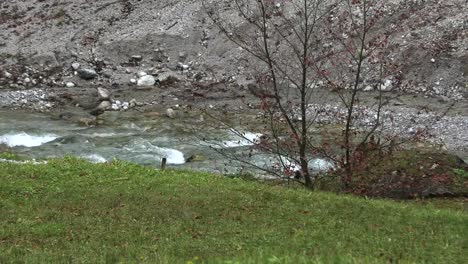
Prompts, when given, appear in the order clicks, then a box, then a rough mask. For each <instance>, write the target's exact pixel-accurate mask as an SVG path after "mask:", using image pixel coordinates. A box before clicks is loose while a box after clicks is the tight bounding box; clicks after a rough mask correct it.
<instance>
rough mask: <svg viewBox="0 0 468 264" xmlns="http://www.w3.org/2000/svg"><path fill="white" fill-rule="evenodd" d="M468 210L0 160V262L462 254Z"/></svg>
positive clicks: (131, 170)
mask: <svg viewBox="0 0 468 264" xmlns="http://www.w3.org/2000/svg"><path fill="white" fill-rule="evenodd" d="M467 239H468V214H467V213H466V212H463V211H457V210H451V209H438V208H436V207H433V206H431V205H418V204H409V203H402V202H400V203H395V202H391V201H382V200H366V199H363V198H357V197H352V196H339V195H335V194H329V193H322V192H310V191H307V190H297V189H296V190H290V189H286V188H282V187H274V186H268V185H265V184H259V183H256V182H252V181H245V180H242V179H228V178H225V177H220V176H216V175H210V174H204V173H194V172H186V171H164V172H162V171H157V170H153V169H151V168H145V167H142V166H138V165H134V164H129V163H124V162H120V161H114V162H113V163H111V164H90V163H88V162H85V161H82V160H78V159H73V158H65V159H62V160H52V161H50V162H49V163H48V164H47V165H29V164H26V165H18V164H9V163H0V263H11V262H17V263H23V262H24V263H57V262H60V263H63V262H72V263H116V262H123V263H188V262H193V263H202V262H207V263H388V262H396V261H400V263H422V262H430V263H465V261H466V259H467V258H468V253H467V252H468V240H467Z"/></svg>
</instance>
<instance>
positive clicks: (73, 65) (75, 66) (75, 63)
mask: <svg viewBox="0 0 468 264" xmlns="http://www.w3.org/2000/svg"><path fill="white" fill-rule="evenodd" d="M80 66H81V65H80V64H79V63H78V62H74V63H72V65H71V67H72V69H73V70H75V71H77V70H78V69H79V68H80Z"/></svg>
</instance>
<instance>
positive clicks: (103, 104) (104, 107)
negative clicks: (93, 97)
mask: <svg viewBox="0 0 468 264" xmlns="http://www.w3.org/2000/svg"><path fill="white" fill-rule="evenodd" d="M111 105H112V104H111V102H109V101H102V102H101V103H100V104H99V105H98V106H97V107H96V109H102V110H107V109H109V108H110V107H111Z"/></svg>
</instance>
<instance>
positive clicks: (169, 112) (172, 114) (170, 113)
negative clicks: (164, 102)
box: [166, 108, 176, 118]
mask: <svg viewBox="0 0 468 264" xmlns="http://www.w3.org/2000/svg"><path fill="white" fill-rule="evenodd" d="M166 116H167V117H169V118H175V117H176V112H175V111H174V109H172V108H168V109H167V110H166Z"/></svg>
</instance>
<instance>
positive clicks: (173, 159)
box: [156, 147, 185, 165]
mask: <svg viewBox="0 0 468 264" xmlns="http://www.w3.org/2000/svg"><path fill="white" fill-rule="evenodd" d="M156 149H158V151H159V152H160V154H161V155H162V156H164V157H166V158H167V163H168V164H176V165H179V164H184V163H185V158H184V153H182V152H180V151H178V150H177V149H170V148H160V147H156Z"/></svg>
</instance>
